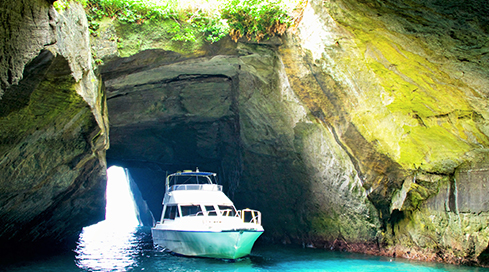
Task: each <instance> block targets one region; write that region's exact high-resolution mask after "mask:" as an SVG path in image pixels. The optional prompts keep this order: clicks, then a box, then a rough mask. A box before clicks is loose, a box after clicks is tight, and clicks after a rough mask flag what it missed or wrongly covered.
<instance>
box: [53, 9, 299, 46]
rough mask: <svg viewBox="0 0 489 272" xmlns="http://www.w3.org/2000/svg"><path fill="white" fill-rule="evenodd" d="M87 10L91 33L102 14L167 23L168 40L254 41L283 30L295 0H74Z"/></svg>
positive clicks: (137, 21)
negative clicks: (241, 39)
mask: <svg viewBox="0 0 489 272" xmlns="http://www.w3.org/2000/svg"><path fill="white" fill-rule="evenodd" d="M78 1H79V2H81V3H82V4H83V5H84V6H85V7H86V10H87V16H88V19H89V22H90V29H91V30H92V33H95V31H96V30H97V29H98V27H99V24H98V22H97V21H99V20H101V19H102V18H104V17H109V18H113V19H117V20H118V21H119V22H121V23H129V24H132V23H135V24H144V23H148V22H155V21H158V22H161V23H165V22H166V23H170V24H171V28H169V29H167V30H166V31H167V32H169V33H171V34H172V38H171V39H172V40H175V41H184V42H188V41H191V42H195V41H196V40H198V39H199V38H200V37H203V38H204V39H205V40H206V41H208V42H216V41H218V40H220V39H221V38H223V37H225V36H227V35H230V36H231V38H232V39H233V40H235V41H237V40H238V39H239V38H241V37H242V36H245V37H247V38H248V40H251V39H252V38H254V39H256V40H257V41H260V40H263V39H266V38H268V37H272V36H274V35H277V34H278V35H281V34H283V33H284V32H285V31H286V30H287V28H289V27H290V26H291V25H292V23H293V16H292V15H291V12H292V9H291V8H288V7H295V6H297V3H296V0H291V1H288V2H286V3H285V2H284V1H276V0H266V1H261V0H251V1H248V0H246V1H245V0H214V1H188V2H187V1H180V2H179V1H175V0H167V1H158V0H146V1H142V0H129V1H127V0H126V1H123V0H78ZM54 5H55V7H56V8H57V9H58V10H59V9H65V8H68V7H69V4H68V2H67V0H58V1H56V2H55V3H54Z"/></svg>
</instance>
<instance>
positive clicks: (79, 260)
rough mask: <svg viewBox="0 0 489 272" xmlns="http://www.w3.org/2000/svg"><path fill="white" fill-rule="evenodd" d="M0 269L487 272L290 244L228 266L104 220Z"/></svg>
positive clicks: (2, 264)
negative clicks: (58, 249) (59, 249)
mask: <svg viewBox="0 0 489 272" xmlns="http://www.w3.org/2000/svg"><path fill="white" fill-rule="evenodd" d="M0 271H67V272H69V271H237V272H241V271H353V272H355V271H376V272H377V271H421V272H425V271H481V272H482V271H488V272H489V269H484V268H476V267H465V266H452V265H444V264H432V263H423V262H413V261H408V260H403V259H391V258H384V257H375V256H367V255H362V254H351V253H345V252H332V251H326V250H319V249H310V248H301V247H293V246H276V245H275V246H269V245H267V246H265V245H260V244H258V245H256V246H255V248H254V249H253V251H252V255H251V256H250V257H247V258H244V259H241V260H238V261H236V262H229V261H223V260H214V259H204V258H187V257H179V256H174V255H172V254H169V253H166V252H162V251H160V250H157V249H154V248H153V244H152V241H151V235H150V230H149V229H148V228H138V227H136V228H134V227H121V226H120V225H114V224H109V223H108V222H106V221H104V222H101V223H99V224H96V225H93V226H90V227H87V228H85V229H84V231H83V232H82V234H81V235H80V239H79V241H78V244H77V246H76V248H74V249H72V250H71V251H70V250H68V251H66V252H63V253H57V254H37V255H35V257H23V256H18V257H17V258H15V259H8V260H5V259H3V260H2V259H1V257H0Z"/></svg>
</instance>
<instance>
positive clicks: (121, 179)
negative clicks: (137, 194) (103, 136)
mask: <svg viewBox="0 0 489 272" xmlns="http://www.w3.org/2000/svg"><path fill="white" fill-rule="evenodd" d="M107 176H108V180H107V193H106V195H107V206H106V216H105V217H106V220H105V221H102V222H100V223H98V224H95V225H92V226H89V227H85V228H83V231H82V233H81V234H80V237H79V240H78V243H77V247H76V249H75V253H76V257H75V258H76V264H77V266H78V267H79V268H82V269H85V270H88V271H127V270H128V269H130V268H133V267H135V266H137V261H136V259H137V258H136V257H137V256H138V255H139V254H140V252H141V246H140V245H141V241H139V240H140V239H141V237H142V236H141V235H137V232H138V223H139V222H138V220H137V217H136V212H135V207H134V198H133V196H132V194H131V191H130V189H129V181H128V179H127V175H126V172H125V169H124V168H121V167H114V166H113V167H111V168H109V169H108V170H107ZM138 237H139V238H138Z"/></svg>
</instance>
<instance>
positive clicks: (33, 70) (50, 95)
mask: <svg viewBox="0 0 489 272" xmlns="http://www.w3.org/2000/svg"><path fill="white" fill-rule="evenodd" d="M1 8H2V20H1V21H2V26H3V27H2V31H3V34H5V35H2V41H4V42H2V46H3V49H2V50H0V51H1V52H2V54H3V55H2V56H1V58H0V60H1V61H0V62H1V63H2V64H1V65H2V69H1V71H2V72H6V75H7V76H6V77H5V74H2V85H1V88H2V93H1V94H3V96H2V97H1V100H0V109H1V111H0V195H1V201H0V206H1V209H0V218H1V219H0V224H1V225H2V226H3V227H2V230H1V231H0V240H1V241H2V246H1V249H2V250H3V249H6V248H9V249H12V245H14V244H15V245H18V246H24V245H25V244H31V243H33V242H34V243H35V242H42V243H44V245H45V246H46V248H47V247H49V246H50V245H53V244H56V243H59V242H61V241H66V240H69V239H73V238H76V235H77V233H78V232H79V231H80V230H81V228H82V227H83V226H86V225H88V224H90V223H94V222H97V221H98V220H101V219H103V218H104V213H105V209H104V207H105V197H104V195H105V169H106V168H105V148H106V147H107V144H108V138H107V137H108V131H107V125H106V124H107V120H106V119H107V113H106V107H105V106H104V104H105V98H104V95H103V92H102V89H101V85H99V81H98V78H97V77H96V76H95V74H94V72H93V67H92V59H91V53H90V50H91V49H90V46H89V39H88V32H87V21H86V17H85V14H84V11H83V8H82V7H81V6H80V5H79V4H75V3H71V4H70V8H68V9H67V10H65V11H62V12H61V13H58V12H56V11H55V10H54V8H53V7H52V6H51V3H49V2H47V1H15V2H8V1H3V2H2V7H1ZM3 11H5V12H3Z"/></svg>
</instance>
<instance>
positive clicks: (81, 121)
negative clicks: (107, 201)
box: [0, 74, 94, 154]
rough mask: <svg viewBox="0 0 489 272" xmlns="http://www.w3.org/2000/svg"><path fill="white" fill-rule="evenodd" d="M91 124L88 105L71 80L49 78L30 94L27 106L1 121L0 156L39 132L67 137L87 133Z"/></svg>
mask: <svg viewBox="0 0 489 272" xmlns="http://www.w3.org/2000/svg"><path fill="white" fill-rule="evenodd" d="M93 123H94V120H93V115H92V113H91V111H90V108H89V106H88V104H87V103H86V102H85V101H84V100H83V98H82V97H81V96H80V95H78V94H77V93H76V91H75V81H74V79H73V77H72V76H71V75H70V74H68V75H64V76H53V77H48V78H46V79H45V80H43V81H42V82H41V83H40V84H39V86H38V87H37V88H36V90H34V91H33V92H32V94H31V97H30V100H29V103H28V105H27V106H26V107H23V108H21V109H19V110H17V111H14V112H12V113H10V114H9V115H8V116H6V117H4V118H1V119H0V154H2V153H3V152H5V151H7V150H9V149H10V147H11V146H12V145H16V144H17V143H18V142H19V141H21V140H22V139H24V138H25V137H28V136H29V135H32V134H35V133H36V132H38V131H39V132H40V131H44V133H48V135H51V136H50V137H57V136H55V134H59V136H61V137H65V138H70V137H73V135H77V134H78V133H79V132H80V133H81V132H85V131H89V127H91V126H93ZM75 130H76V131H75ZM81 136H83V135H81ZM81 148H82V149H83V150H85V149H86V147H81Z"/></svg>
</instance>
